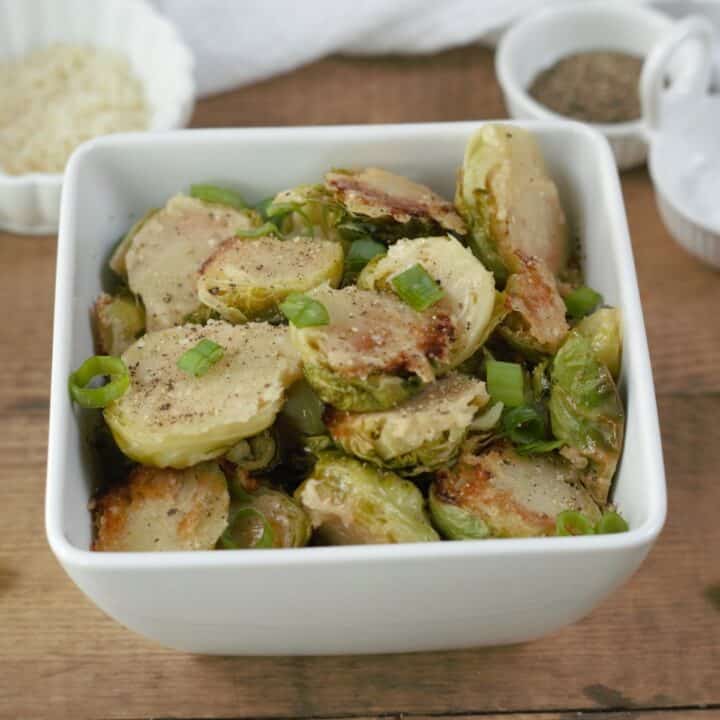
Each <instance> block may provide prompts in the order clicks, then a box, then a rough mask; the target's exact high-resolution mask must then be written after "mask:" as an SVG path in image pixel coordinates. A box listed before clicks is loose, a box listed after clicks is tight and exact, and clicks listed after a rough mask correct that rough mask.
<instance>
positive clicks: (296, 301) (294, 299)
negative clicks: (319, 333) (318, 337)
mask: <svg viewBox="0 0 720 720" xmlns="http://www.w3.org/2000/svg"><path fill="white" fill-rule="evenodd" d="M279 307H280V312H282V314H283V315H284V316H285V317H286V318H287V319H288V320H289V321H290V322H291V323H292V324H293V325H294V326H295V327H297V328H304V327H314V326H315V325H327V324H328V323H329V322H330V315H329V314H328V311H327V308H326V307H325V306H324V305H323V304H322V303H321V302H318V301H317V300H313V299H312V298H310V297H308V296H307V295H303V294H302V293H290V294H289V295H288V296H287V297H286V298H285V300H284V301H283V302H281V303H280V305H279Z"/></svg>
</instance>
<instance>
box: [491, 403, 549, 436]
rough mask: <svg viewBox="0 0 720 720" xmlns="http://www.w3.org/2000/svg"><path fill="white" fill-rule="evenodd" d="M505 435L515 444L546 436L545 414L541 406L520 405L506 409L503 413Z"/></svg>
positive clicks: (546, 423)
mask: <svg viewBox="0 0 720 720" xmlns="http://www.w3.org/2000/svg"><path fill="white" fill-rule="evenodd" d="M502 424H503V430H504V431H505V435H506V436H507V437H509V438H510V440H511V441H512V442H513V443H515V445H525V444H527V443H532V442H538V441H540V440H545V439H546V437H547V430H548V422H547V416H546V414H545V413H544V412H543V409H542V407H535V406H533V405H521V406H520V407H514V408H511V409H510V410H508V411H507V412H505V413H504V415H503V423H502Z"/></svg>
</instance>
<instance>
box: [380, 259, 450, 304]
mask: <svg viewBox="0 0 720 720" xmlns="http://www.w3.org/2000/svg"><path fill="white" fill-rule="evenodd" d="M390 282H391V283H392V286H393V288H395V292H396V293H397V294H398V296H399V297H400V299H401V300H403V301H404V302H406V303H407V304H408V305H409V306H410V307H411V308H412V309H413V310H417V311H422V310H427V308H429V307H430V306H431V305H434V304H435V303H436V302H437V301H438V300H440V298H442V297H443V296H444V295H445V291H444V290H443V289H442V288H441V287H440V286H439V285H438V284H437V283H436V282H435V280H433V279H432V278H431V277H430V275H428V274H427V271H426V270H425V268H424V267H423V266H422V265H420V264H416V265H413V266H412V267H411V268H408V269H407V270H405V272H401V273H400V274H399V275H396V276H395V277H394V278H393V279H392V280H391V281H390Z"/></svg>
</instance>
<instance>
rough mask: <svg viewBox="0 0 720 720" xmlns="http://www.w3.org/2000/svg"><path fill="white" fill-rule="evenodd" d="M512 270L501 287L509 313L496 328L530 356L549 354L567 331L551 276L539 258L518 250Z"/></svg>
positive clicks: (559, 300)
mask: <svg viewBox="0 0 720 720" xmlns="http://www.w3.org/2000/svg"><path fill="white" fill-rule="evenodd" d="M513 269H514V272H513V274H512V275H510V277H509V278H508V281H507V284H506V286H505V303H506V307H507V309H508V311H509V314H508V316H507V317H506V318H505V320H504V321H503V322H502V323H501V324H500V326H499V328H498V331H499V333H500V335H502V337H504V338H505V340H507V341H508V342H509V343H510V344H511V345H513V346H514V347H515V348H517V349H518V350H520V352H522V353H524V354H525V355H528V356H529V357H531V358H533V357H536V356H538V355H552V354H553V353H555V352H556V351H557V349H558V348H559V347H560V343H562V341H563V340H564V339H565V336H566V335H567V332H568V324H567V321H566V320H565V304H564V303H563V300H562V298H561V297H560V293H559V292H558V289H557V283H556V281H555V278H554V276H553V275H552V273H550V272H549V271H548V269H547V267H545V264H544V263H543V262H542V261H540V260H538V259H537V258H530V257H525V256H523V255H521V254H520V253H516V254H515V265H514V268H513Z"/></svg>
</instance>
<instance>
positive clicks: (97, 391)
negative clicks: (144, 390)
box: [68, 355, 130, 408]
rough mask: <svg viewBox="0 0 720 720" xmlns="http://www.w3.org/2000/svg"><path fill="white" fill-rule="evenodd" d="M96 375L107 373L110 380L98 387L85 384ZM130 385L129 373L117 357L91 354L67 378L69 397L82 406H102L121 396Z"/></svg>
mask: <svg viewBox="0 0 720 720" xmlns="http://www.w3.org/2000/svg"><path fill="white" fill-rule="evenodd" d="M98 375H109V376H110V382H109V383H107V385H103V386H102V387H98V388H89V387H87V385H88V384H89V383H90V381H91V380H92V379H93V378H95V377H97V376H98ZM129 387H130V373H129V372H128V369H127V367H126V366H125V363H124V362H123V361H122V359H121V358H119V357H113V356H112V355H93V356H92V357H89V358H88V359H87V360H85V362H84V363H83V364H82V365H81V366H80V367H79V368H78V369H77V370H76V371H75V372H74V373H71V375H70V377H69V379H68V388H69V390H70V397H71V398H72V399H73V400H74V401H75V402H76V403H77V404H78V405H80V406H81V407H83V408H103V407H105V406H106V405H108V404H109V403H110V402H112V401H113V400H117V398H119V397H121V396H122V395H123V394H124V393H125V391H126V390H127V389H128V388H129Z"/></svg>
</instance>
